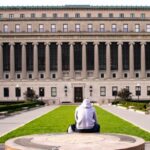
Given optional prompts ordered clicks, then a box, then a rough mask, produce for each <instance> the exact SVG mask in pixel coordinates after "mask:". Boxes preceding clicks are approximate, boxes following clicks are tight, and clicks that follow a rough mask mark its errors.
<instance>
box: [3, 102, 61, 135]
mask: <svg viewBox="0 0 150 150" xmlns="http://www.w3.org/2000/svg"><path fill="white" fill-rule="evenodd" d="M57 107H59V106H57V105H51V106H44V107H40V108H37V109H34V110H30V111H27V112H23V113H21V114H18V115H14V116H10V117H7V118H3V119H0V137H1V136H3V135H5V134H7V133H8V132H10V131H12V130H15V129H16V128H18V127H21V126H23V125H25V124H26V123H28V122H30V121H32V120H34V119H36V118H38V117H40V116H42V115H44V114H46V113H48V112H49V111H52V110H54V109H55V108H57Z"/></svg>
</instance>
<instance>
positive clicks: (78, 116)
mask: <svg viewBox="0 0 150 150" xmlns="http://www.w3.org/2000/svg"><path fill="white" fill-rule="evenodd" d="M75 122H76V123H75V124H72V125H70V126H69V128H68V133H72V132H81V133H93V132H100V125H99V124H98V123H97V117H96V111H95V109H94V107H93V106H92V105H91V103H90V100H89V99H84V100H83V102H82V104H81V105H80V106H79V107H77V108H76V110H75Z"/></svg>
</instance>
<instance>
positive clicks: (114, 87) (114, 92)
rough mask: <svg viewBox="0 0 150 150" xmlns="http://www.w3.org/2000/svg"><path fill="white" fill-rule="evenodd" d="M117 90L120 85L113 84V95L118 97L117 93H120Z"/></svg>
mask: <svg viewBox="0 0 150 150" xmlns="http://www.w3.org/2000/svg"><path fill="white" fill-rule="evenodd" d="M117 91H118V87H117V86H113V87H112V96H115V97H116V96H117V93H118V92H117Z"/></svg>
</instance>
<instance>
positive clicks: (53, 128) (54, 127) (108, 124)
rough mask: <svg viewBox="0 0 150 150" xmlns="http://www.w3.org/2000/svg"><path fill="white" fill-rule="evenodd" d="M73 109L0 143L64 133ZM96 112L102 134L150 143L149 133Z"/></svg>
mask: <svg viewBox="0 0 150 150" xmlns="http://www.w3.org/2000/svg"><path fill="white" fill-rule="evenodd" d="M75 108H76V106H61V107H59V108H57V109H55V110H54V111H52V112H49V113H47V114H46V115H44V116H42V117H40V118H38V119H35V120H33V121H31V122H30V123H28V124H26V125H24V126H22V127H20V128H18V129H16V130H14V131H12V132H10V133H8V134H6V135H4V136H3V137H1V138H0V143H4V142H5V141H6V140H8V139H10V138H13V137H17V136H23V135H29V134H43V133H58V132H66V130H67V128H68V126H69V125H70V124H72V123H74V110H75ZM96 112H97V117H98V122H99V123H100V125H101V132H102V133H122V134H129V135H134V136H138V137H141V138H143V139H145V140H146V141H150V133H148V132H146V131H144V130H142V129H140V128H138V127H135V126H134V125H132V124H130V123H128V122H127V121H124V120H122V119H120V118H118V117H117V116H114V115H112V114H111V113H109V112H106V111H105V110H103V109H101V108H99V107H96Z"/></svg>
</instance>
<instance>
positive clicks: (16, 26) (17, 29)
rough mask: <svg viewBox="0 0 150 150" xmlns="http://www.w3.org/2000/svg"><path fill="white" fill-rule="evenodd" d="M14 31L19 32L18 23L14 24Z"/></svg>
mask: <svg viewBox="0 0 150 150" xmlns="http://www.w3.org/2000/svg"><path fill="white" fill-rule="evenodd" d="M15 32H20V24H16V25H15Z"/></svg>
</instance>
